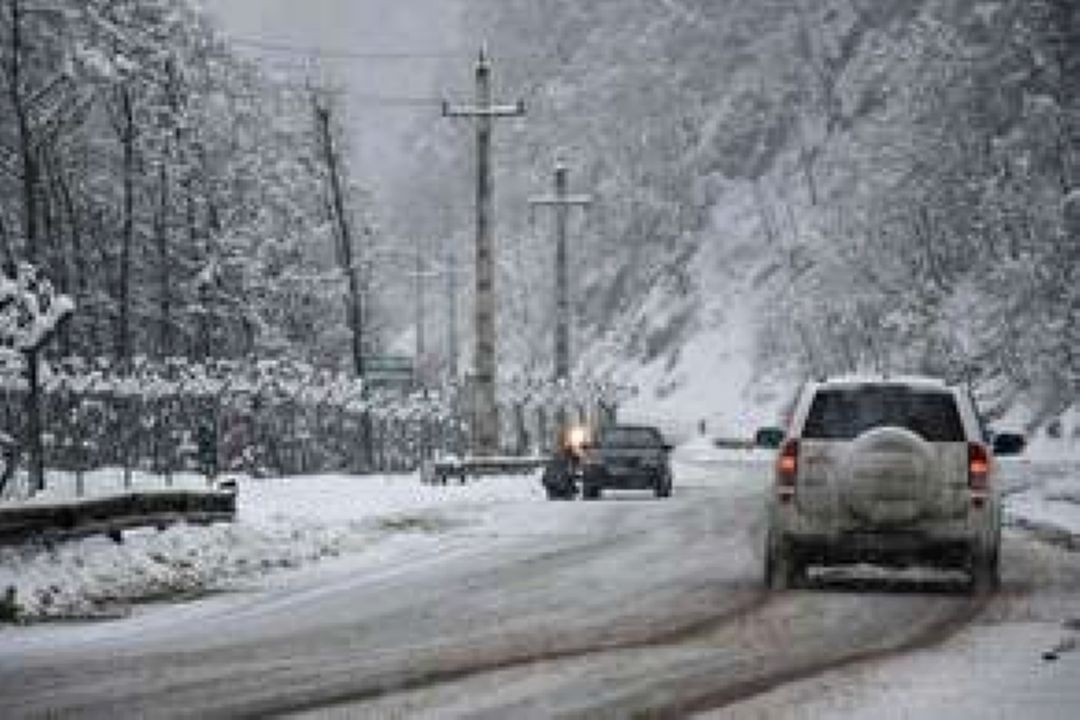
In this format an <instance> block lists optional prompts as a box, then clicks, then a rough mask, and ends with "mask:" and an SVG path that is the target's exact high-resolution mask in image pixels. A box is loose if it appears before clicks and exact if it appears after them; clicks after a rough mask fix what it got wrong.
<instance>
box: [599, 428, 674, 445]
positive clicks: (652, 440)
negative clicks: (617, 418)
mask: <svg viewBox="0 0 1080 720" xmlns="http://www.w3.org/2000/svg"><path fill="white" fill-rule="evenodd" d="M663 443H664V441H663V438H661V437H660V433H659V432H658V431H657V430H654V429H653V428H639V427H609V428H607V429H606V430H604V431H603V432H601V433H600V437H599V438H598V444H599V445H606V446H608V447H659V446H660V445H663Z"/></svg>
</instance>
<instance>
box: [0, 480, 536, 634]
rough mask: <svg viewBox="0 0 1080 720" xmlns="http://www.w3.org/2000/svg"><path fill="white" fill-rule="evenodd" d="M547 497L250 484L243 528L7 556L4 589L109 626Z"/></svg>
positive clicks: (244, 493) (517, 488)
mask: <svg viewBox="0 0 1080 720" xmlns="http://www.w3.org/2000/svg"><path fill="white" fill-rule="evenodd" d="M204 486H205V484H204ZM542 498H543V492H542V489H541V486H540V483H539V481H538V480H537V479H536V477H535V476H515V477H498V478H485V479H483V480H480V481H477V482H473V483H471V484H469V485H465V486H446V487H434V486H428V485H422V484H421V483H420V482H419V480H418V479H417V477H416V475H399V476H369V477H348V476H310V477H294V478H282V479H275V480H251V479H243V480H241V481H240V495H239V505H238V519H237V521H236V522H235V523H233V524H219V525H214V526H211V527H187V526H182V525H178V526H173V527H171V528H169V529H167V530H165V531H162V532H158V531H156V530H152V529H147V530H139V531H131V532H128V533H126V534H125V536H124V542H123V543H122V544H115V543H113V542H111V541H110V540H108V539H107V538H104V537H91V538H87V539H84V540H80V541H75V542H68V543H61V544H58V545H56V546H53V547H44V546H39V545H28V546H21V547H6V548H5V547H0V590H3V589H5V588H7V587H14V588H15V589H16V594H17V602H18V603H19V605H20V606H21V611H22V612H21V614H22V617H23V618H25V619H28V620H38V619H50V618H73V617H77V618H78V617H81V618H91V617H102V616H105V617H108V616H112V615H117V614H123V613H125V612H126V611H127V610H128V606H129V605H130V603H131V602H136V601H144V600H153V599H158V598H173V597H178V596H180V597H182V596H184V595H199V594H203V593H207V592H213V591H216V590H222V589H226V588H228V587H230V586H231V585H233V584H235V583H237V582H242V581H244V580H246V579H250V578H254V577H259V576H261V575H264V574H266V573H267V572H270V571H273V570H279V569H285V568H295V567H299V566H301V565H305V564H308V563H311V562H315V561H318V560H320V559H324V558H328V557H334V556H338V555H341V554H344V553H353V552H359V551H363V550H366V549H368V548H370V547H372V546H373V545H376V544H378V543H379V542H380V541H381V540H384V539H386V538H388V537H391V536H394V535H397V534H401V533H439V532H441V531H443V530H446V529H448V528H450V527H453V526H457V525H462V524H473V523H482V522H483V521H484V520H485V518H487V517H489V516H490V515H491V514H492V513H496V512H497V511H498V508H499V507H500V506H503V505H506V504H513V503H521V502H533V501H539V500H541V499H542ZM52 499H53V500H55V496H53V498H52Z"/></svg>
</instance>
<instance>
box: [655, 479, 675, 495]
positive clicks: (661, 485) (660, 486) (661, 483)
mask: <svg viewBox="0 0 1080 720" xmlns="http://www.w3.org/2000/svg"><path fill="white" fill-rule="evenodd" d="M653 493H654V494H655V495H656V497H658V498H666V497H671V478H666V477H661V478H659V479H657V481H656V486H655V487H654V488H653Z"/></svg>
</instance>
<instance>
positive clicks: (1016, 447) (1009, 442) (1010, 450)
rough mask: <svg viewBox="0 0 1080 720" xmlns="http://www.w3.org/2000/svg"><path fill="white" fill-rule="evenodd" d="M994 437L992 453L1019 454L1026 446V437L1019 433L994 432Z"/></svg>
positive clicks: (1001, 454) (1003, 454) (999, 454)
mask: <svg viewBox="0 0 1080 720" xmlns="http://www.w3.org/2000/svg"><path fill="white" fill-rule="evenodd" d="M993 437H994V455H996V456H997V457H1005V456H1007V455H1020V454H1022V453H1023V452H1024V448H1025V447H1027V438H1025V437H1024V436H1023V435H1021V434H1020V433H1013V432H996V433H994V434H993Z"/></svg>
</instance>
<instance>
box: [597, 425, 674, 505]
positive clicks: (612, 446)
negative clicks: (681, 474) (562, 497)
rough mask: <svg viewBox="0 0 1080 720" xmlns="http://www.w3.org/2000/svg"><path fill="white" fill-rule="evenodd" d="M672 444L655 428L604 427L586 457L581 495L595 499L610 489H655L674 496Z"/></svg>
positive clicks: (638, 426)
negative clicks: (672, 485) (669, 457)
mask: <svg viewBox="0 0 1080 720" xmlns="http://www.w3.org/2000/svg"><path fill="white" fill-rule="evenodd" d="M670 452H671V446H670V445H668V444H667V443H666V442H665V441H664V436H663V435H661V434H660V431H659V430H657V429H656V428H654V427H649V426H646V425H612V426H609V427H606V428H603V429H602V430H601V431H600V432H599V433H598V434H597V435H596V437H595V438H594V439H593V440H592V442H590V443H589V444H588V445H587V446H586V447H585V451H584V454H583V457H582V479H581V488H582V490H581V494H582V496H583V497H584V498H585V499H586V500H595V499H596V498H598V497H600V494H601V493H602V492H603V491H604V489H606V488H611V489H619V490H652V491H653V493H655V494H656V497H668V496H669V495H671V464H670V462H669V459H668V456H669V454H670Z"/></svg>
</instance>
